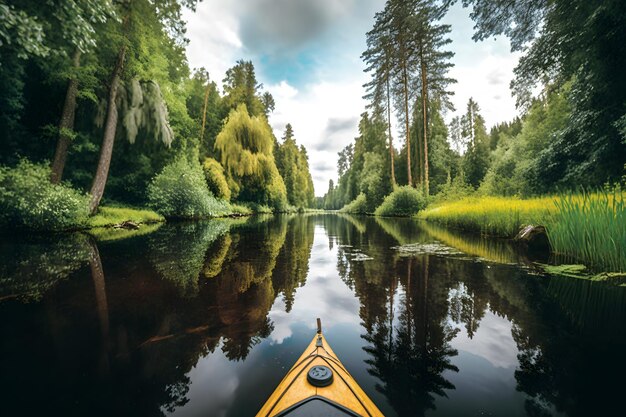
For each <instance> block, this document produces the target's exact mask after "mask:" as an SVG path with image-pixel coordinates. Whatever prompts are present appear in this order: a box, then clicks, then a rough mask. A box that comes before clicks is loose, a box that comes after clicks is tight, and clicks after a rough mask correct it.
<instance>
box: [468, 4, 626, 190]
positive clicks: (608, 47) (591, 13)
mask: <svg viewBox="0 0 626 417" xmlns="http://www.w3.org/2000/svg"><path fill="white" fill-rule="evenodd" d="M464 3H465V4H466V5H469V4H472V5H473V9H474V10H473V12H472V18H473V19H474V20H475V22H476V26H475V27H476V29H477V32H476V34H475V35H474V38H475V39H486V38H490V37H493V36H496V35H499V34H505V35H507V36H508V37H509V38H510V39H511V46H512V49H513V50H519V51H523V55H522V57H521V58H520V60H519V63H518V65H517V67H516V68H515V75H516V77H515V79H514V80H513V82H512V85H511V86H512V89H513V91H514V93H515V95H516V96H517V99H518V104H519V105H522V106H525V107H527V106H528V105H529V104H531V103H532V100H531V99H532V93H533V89H534V88H535V87H536V86H537V84H538V83H544V82H545V80H548V82H551V83H556V85H557V86H558V87H561V86H563V85H565V84H566V83H568V82H570V81H571V82H572V86H571V95H570V97H569V100H568V101H569V104H570V106H571V115H570V117H569V118H568V121H567V124H566V126H565V127H564V128H563V129H562V130H561V131H560V132H559V134H557V135H555V136H554V137H553V138H552V140H550V142H549V144H548V146H547V147H546V149H544V150H543V151H542V152H541V154H540V155H539V158H538V161H537V164H536V169H537V174H538V178H540V179H541V181H542V183H543V185H545V186H548V187H547V188H550V187H549V186H550V185H552V186H554V185H557V186H563V185H568V186H569V185H573V184H576V185H596V186H597V185H601V184H602V183H603V182H605V181H607V180H609V181H616V180H619V178H620V176H621V175H622V172H623V171H622V169H623V166H624V164H625V163H626V144H625V143H624V142H623V141H622V136H621V135H620V132H619V127H618V125H617V123H618V121H619V120H620V119H621V118H622V117H623V116H624V113H625V110H624V109H625V104H626V100H625V97H626V79H625V78H624V77H623V71H624V67H626V54H623V53H618V54H616V53H615V51H621V48H622V45H624V44H625V43H626V3H625V2H623V1H600V0H592V1H590V0H554V1H549V2H546V1H538V0H523V1H515V2H496V3H493V4H492V2H483V1H479V0H466V1H464ZM538 27H541V28H542V29H541V30H537V29H536V28H538Z"/></svg>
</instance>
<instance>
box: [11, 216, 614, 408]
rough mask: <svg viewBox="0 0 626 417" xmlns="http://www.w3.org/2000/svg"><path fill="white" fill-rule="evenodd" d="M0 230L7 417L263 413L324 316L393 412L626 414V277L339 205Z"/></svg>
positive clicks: (362, 377) (330, 335)
mask: <svg viewBox="0 0 626 417" xmlns="http://www.w3.org/2000/svg"><path fill="white" fill-rule="evenodd" d="M152 229H155V230H153V231H151V233H143V232H141V231H140V232H139V233H136V235H135V236H132V237H129V238H126V239H118V236H117V235H116V234H115V233H113V232H111V233H108V232H107V233H104V234H102V235H100V236H99V238H98V239H94V238H90V237H87V236H86V235H82V234H76V235H62V236H49V237H45V238H44V237H37V236H30V237H29V236H19V235H17V234H10V235H5V236H2V237H1V239H0V262H1V263H0V392H1V394H0V399H1V403H0V404H1V406H2V414H3V415H20V416H22V415H63V416H74V415H76V416H78V415H80V416H85V415H90V416H99V415H102V416H105V415H106V416H113V415H115V416H126V415H128V416H130V415H133V416H159V415H168V416H169V415H172V416H177V417H178V416H180V417H186V416H207V417H213V416H215V417H219V416H253V415H254V414H255V413H256V411H257V410H258V409H259V408H260V407H261V405H262V404H263V403H264V401H265V399H266V398H267V397H268V396H269V395H270V394H271V392H272V391H273V390H274V388H275V386H276V385H277V384H278V382H279V381H280V380H281V378H282V377H283V376H284V374H285V372H286V371H287V370H288V369H289V368H290V367H291V365H292V364H293V362H294V361H295V360H296V359H297V357H298V356H299V355H300V354H301V353H302V351H303V349H304V348H305V347H306V345H307V344H308V343H309V342H310V340H311V338H312V337H313V334H314V331H315V318H316V317H320V318H321V319H322V323H323V327H324V331H325V335H326V337H327V339H328V341H329V343H330V344H331V346H332V347H333V349H334V351H335V352H336V353H337V354H338V356H339V358H340V359H341V360H342V361H343V363H344V365H345V366H346V367H347V369H348V370H349V371H350V372H351V374H352V375H353V376H354V377H355V379H356V380H357V381H358V383H359V384H360V385H361V386H362V388H363V389H364V390H365V392H366V393H367V394H368V395H369V396H370V397H371V398H372V400H373V401H374V402H375V403H376V404H377V405H378V407H379V408H380V409H381V411H382V412H383V413H384V414H385V415H386V416H387V417H393V416H422V415H428V416H478V415H487V416H526V415H528V416H548V415H554V416H559V415H563V416H589V415H621V413H620V411H621V409H623V391H624V387H625V383H624V382H623V379H622V378H623V376H624V375H626V355H625V354H624V352H626V332H625V324H624V323H626V320H625V319H626V287H614V286H607V285H604V284H603V283H594V282H588V281H585V280H579V279H571V278H570V279H565V278H558V277H546V276H543V275H541V274H540V273H538V272H536V271H535V269H534V268H533V267H532V264H531V263H530V262H529V261H528V260H527V259H526V258H525V257H524V256H523V255H521V254H519V253H518V252H517V251H516V250H515V249H514V248H512V247H510V246H509V245H508V243H506V242H503V241H496V240H488V239H481V238H476V237H468V236H463V235H460V234H458V233H455V232H452V231H450V230H445V229H441V228H438V227H435V226H433V225H428V224H422V223H419V222H417V221H415V220H409V219H398V220H392V219H377V218H372V217H351V216H345V215H336V214H315V215H292V216H259V217H253V218H248V219H238V220H214V221H208V222H196V223H172V224H165V225H162V226H160V227H159V226H154V227H152Z"/></svg>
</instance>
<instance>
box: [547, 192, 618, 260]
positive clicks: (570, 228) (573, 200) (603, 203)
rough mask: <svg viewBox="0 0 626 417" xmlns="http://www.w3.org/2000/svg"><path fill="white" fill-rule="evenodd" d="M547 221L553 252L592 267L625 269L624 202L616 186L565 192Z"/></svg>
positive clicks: (557, 200) (556, 202) (556, 201)
mask: <svg viewBox="0 0 626 417" xmlns="http://www.w3.org/2000/svg"><path fill="white" fill-rule="evenodd" d="M555 206H556V208H557V213H556V215H555V216H553V217H552V218H551V222H550V223H547V226H548V236H549V237H550V243H551V244H552V247H553V249H554V251H555V252H557V253H560V254H564V255H567V256H571V257H573V258H575V259H579V260H581V261H583V262H585V263H586V264H588V266H591V267H593V268H595V269H604V270H610V271H619V272H624V271H626V201H625V199H624V191H623V190H622V189H621V188H620V187H615V188H613V190H610V191H608V190H604V191H599V192H594V193H589V192H582V193H578V194H565V195H562V196H560V197H559V198H558V199H556V200H555Z"/></svg>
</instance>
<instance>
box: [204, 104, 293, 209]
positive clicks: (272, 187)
mask: <svg viewBox="0 0 626 417" xmlns="http://www.w3.org/2000/svg"><path fill="white" fill-rule="evenodd" d="M273 146H274V141H273V136H272V132H271V129H270V127H269V125H268V124H267V120H266V119H265V116H252V117H251V116H250V115H249V114H248V111H247V110H246V106H245V105H243V104H242V105H240V106H239V107H238V108H237V110H232V111H231V112H230V114H229V116H228V120H227V122H226V124H225V125H224V128H223V129H222V131H221V132H220V133H219V135H217V138H216V140H215V148H216V150H218V152H219V154H220V158H221V159H220V160H221V163H222V166H223V167H224V169H225V171H226V178H227V181H228V185H229V188H230V190H231V193H232V197H233V198H236V199H238V200H240V201H248V202H255V203H259V204H266V205H270V206H272V207H274V208H277V209H281V208H283V207H285V206H286V204H287V191H286V189H285V183H284V182H283V179H282V177H281V176H280V173H279V172H278V169H277V168H276V164H275V162H274V155H273Z"/></svg>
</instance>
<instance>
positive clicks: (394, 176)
mask: <svg viewBox="0 0 626 417" xmlns="http://www.w3.org/2000/svg"><path fill="white" fill-rule="evenodd" d="M387 128H388V129H389V158H391V187H392V188H394V187H395V186H396V171H395V167H394V166H393V164H394V162H393V143H392V140H391V98H390V97H389V74H387Z"/></svg>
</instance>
